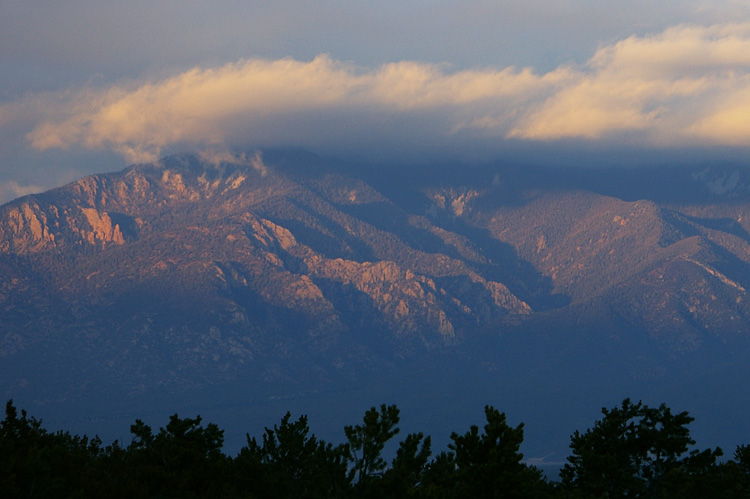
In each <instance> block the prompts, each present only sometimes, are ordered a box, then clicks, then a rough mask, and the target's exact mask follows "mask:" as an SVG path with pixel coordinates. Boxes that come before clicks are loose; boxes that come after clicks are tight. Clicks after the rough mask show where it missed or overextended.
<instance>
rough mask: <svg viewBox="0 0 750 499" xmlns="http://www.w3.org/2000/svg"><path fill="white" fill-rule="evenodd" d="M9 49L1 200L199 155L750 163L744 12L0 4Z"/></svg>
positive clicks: (588, 5) (704, 7)
mask: <svg viewBox="0 0 750 499" xmlns="http://www.w3.org/2000/svg"><path fill="white" fill-rule="evenodd" d="M0 47H2V49H0V81H2V82H3V83H2V85H0V202H5V201H8V200H10V199H12V198H14V197H16V196H18V195H22V194H25V193H30V192H35V191H38V190H41V189H46V188H50V187H54V186H56V185H60V184H62V183H64V182H67V181H71V180H74V179H76V178H78V177H80V176H83V175H86V174H89V173H95V172H102V171H109V170H117V169H121V168H123V167H124V166H126V165H127V164H129V163H132V162H137V161H150V160H154V159H156V158H158V157H160V156H161V155H164V154H168V153H171V152H175V151H185V150H197V151H211V152H214V153H218V154H224V152H225V151H236V150H239V149H244V148H251V149H253V148H263V147H276V146H284V145H290V146H301V147H306V148H309V149H311V150H314V151H318V152H321V153H324V154H334V155H350V156H355V157H358V158H364V159H371V160H374V161H399V162H409V161H424V160H430V159H437V158H443V159H444V158H446V157H449V158H456V159H461V160H464V161H471V160H482V161H484V160H489V159H493V158H503V157H509V155H510V154H511V153H513V154H515V155H516V156H514V157H516V158H517V157H519V155H521V156H523V155H524V154H528V155H530V157H531V158H532V159H533V160H534V161H537V162H539V161H545V160H550V161H551V160H552V159H553V158H557V160H559V158H560V156H561V155H560V151H565V152H566V154H570V157H574V158H585V157H586V156H587V155H588V156H590V157H591V158H603V157H607V156H608V155H609V156H612V155H614V154H615V153H616V154H618V155H622V154H623V153H626V156H627V155H628V154H632V157H633V158H643V157H649V156H651V157H657V158H659V161H663V159H664V157H669V156H670V155H673V157H674V158H680V157H681V156H680V152H681V151H683V153H684V151H689V155H690V156H692V157H700V158H705V159H707V160H711V159H716V160H720V159H726V158H730V159H733V160H738V161H742V160H743V159H744V158H745V156H746V153H747V152H748V147H747V145H748V144H749V143H750V74H749V73H748V70H750V7H748V3H747V2H736V1H735V2H733V1H723V2H705V1H669V0H667V1H662V2H646V1H628V2H614V1H610V0H600V1H564V0H563V1H558V2H548V1H538V0H528V1H526V2H503V1H500V2H489V1H472V0H469V1H460V2H459V1H450V0H444V1H411V2H403V1H399V2H395V1H380V2H359V1H358V2H353V1H349V2H346V1H326V0H323V1H317V2H301V1H299V2H291V1H286V2H285V1H269V2H264V1H258V2H199V1H190V0H187V1H158V0H152V1H142V2H141V1H133V2H115V1H98V2H93V1H63V2H60V1H47V0H41V1H35V2H28V1H25V2H24V1H15V0H4V1H3V2H2V3H0ZM592 151H593V152H592ZM628 157H630V156H628Z"/></svg>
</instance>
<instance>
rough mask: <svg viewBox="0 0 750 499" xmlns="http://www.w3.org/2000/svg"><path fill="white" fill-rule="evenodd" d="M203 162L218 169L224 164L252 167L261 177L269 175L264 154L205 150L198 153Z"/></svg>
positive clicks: (258, 152)
mask: <svg viewBox="0 0 750 499" xmlns="http://www.w3.org/2000/svg"><path fill="white" fill-rule="evenodd" d="M198 156H199V157H200V159H201V161H203V162H204V163H208V164H210V165H213V166H214V167H216V168H218V167H220V166H221V165H222V164H225V163H226V164H230V165H242V166H252V167H253V169H254V170H255V171H256V172H258V173H259V174H260V176H261V177H265V176H266V175H268V166H266V164H265V163H264V162H263V153H261V152H260V151H255V153H254V154H253V155H252V156H248V155H247V154H246V153H240V154H233V153H231V152H229V151H213V150H203V151H200V152H199V153H198Z"/></svg>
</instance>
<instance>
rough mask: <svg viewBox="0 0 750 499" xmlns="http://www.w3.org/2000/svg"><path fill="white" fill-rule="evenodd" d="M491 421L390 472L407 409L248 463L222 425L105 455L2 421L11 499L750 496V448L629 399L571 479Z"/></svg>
mask: <svg viewBox="0 0 750 499" xmlns="http://www.w3.org/2000/svg"><path fill="white" fill-rule="evenodd" d="M484 412H485V418H486V423H485V424H484V425H483V426H482V427H481V428H480V427H479V426H476V425H472V426H471V427H470V428H469V430H468V431H467V432H465V433H462V434H460V433H456V432H453V433H452V434H451V436H450V444H449V445H448V450H447V451H442V452H440V453H439V454H437V455H435V456H433V455H432V449H431V438H430V437H429V436H425V435H424V434H423V433H421V432H420V433H411V434H408V435H406V437H405V438H404V439H403V440H401V441H400V443H399V444H398V448H397V450H396V452H395V457H394V458H393V459H392V460H391V462H390V463H388V462H387V461H386V459H385V457H384V449H385V448H386V445H387V444H388V443H389V441H391V440H392V439H393V438H394V437H396V435H398V434H399V427H398V424H399V420H400V418H399V409H398V408H397V407H396V406H395V405H386V404H383V405H381V406H380V407H379V408H376V407H372V408H371V409H370V410H368V411H367V412H366V413H365V415H364V418H363V419H362V423H361V424H358V425H354V426H345V427H344V434H345V435H346V441H345V443H342V444H338V445H333V444H331V443H326V442H324V441H323V440H319V439H318V438H316V437H315V435H313V434H310V428H309V426H308V423H307V417H306V416H304V415H303V416H300V417H299V418H298V419H297V420H296V421H295V420H292V417H291V414H290V413H287V414H286V415H285V416H284V417H283V418H282V420H281V423H280V424H279V425H274V427H273V428H266V429H265V432H264V433H263V435H262V439H261V440H258V439H256V438H254V437H250V436H249V435H248V436H247V445H245V446H244V447H242V449H241V450H240V451H239V453H238V454H237V455H236V456H235V457H230V456H227V455H225V454H224V453H223V452H222V447H223V443H224V431H223V430H221V429H219V428H218V426H216V425H215V424H213V423H209V424H205V425H204V424H203V421H202V419H201V417H200V416H197V417H196V418H194V419H191V418H185V419H183V418H180V417H179V416H178V415H177V414H175V415H173V416H171V417H170V418H169V423H168V424H167V425H166V427H164V428H161V429H160V430H159V431H158V433H154V432H153V430H152V429H151V428H150V427H149V426H148V425H146V424H144V423H143V422H142V421H140V420H136V422H135V424H133V425H131V427H130V432H131V434H132V440H131V442H130V443H129V444H128V445H127V446H124V445H123V444H122V443H120V442H117V441H115V442H114V443H112V444H111V445H107V446H104V445H103V443H102V441H101V440H100V439H99V438H98V437H94V438H89V437H86V436H83V437H81V436H78V435H71V434H70V433H69V432H66V431H58V432H55V433H53V432H50V431H48V430H46V429H45V428H43V427H42V422H41V421H40V420H37V419H35V418H33V417H30V416H28V415H27V414H26V411H21V414H20V416H19V414H18V410H17V409H16V407H15V406H14V404H13V401H9V402H8V403H7V404H6V408H5V419H4V420H3V421H2V422H1V423H0V490H2V491H3V495H4V497H8V498H15V497H19V498H20V497H179V498H190V497H222V498H224V497H225V498H232V497H273V498H280V497H290V498H291V497H293V498H301V497H321V498H327V497H378V498H381V497H444V498H451V497H533V498H540V497H541V498H544V497H564V498H567V497H571V498H589V497H591V498H595V497H659V498H662V497H663V498H667V497H680V498H685V497H713V498H723V497H727V498H735V497H747V496H748V494H750V447H749V446H747V445H740V446H738V447H737V449H736V451H735V453H734V459H732V460H728V461H726V462H723V463H719V462H717V459H718V458H719V457H721V456H722V451H721V449H719V448H716V449H715V450H711V449H706V450H702V451H701V450H698V449H695V448H694V445H695V441H694V440H692V439H691V438H690V430H689V429H688V425H689V424H690V423H691V422H692V421H693V418H692V417H691V416H689V415H688V413H687V412H680V413H677V414H674V413H672V411H671V409H669V408H668V407H667V406H666V405H664V404H662V405H660V406H659V407H657V408H653V407H649V406H646V405H644V404H643V403H641V402H638V403H633V402H632V401H631V400H630V399H625V400H624V401H623V402H622V403H621V404H620V405H619V406H616V407H613V408H611V409H607V408H603V409H602V414H603V417H602V418H601V419H600V420H598V421H596V422H595V424H594V426H593V427H592V428H590V429H588V430H586V431H585V432H584V433H580V432H578V431H576V432H575V433H574V434H573V435H572V437H571V443H570V449H571V454H570V456H569V457H568V458H567V464H565V466H564V467H563V469H562V472H561V480H560V481H549V480H547V479H546V478H545V477H544V475H543V474H542V472H541V471H540V470H539V469H538V468H536V467H534V466H530V465H528V464H526V463H525V462H524V461H523V454H521V452H520V447H521V444H522V442H523V426H524V425H523V424H520V425H518V426H517V427H515V428H514V427H512V426H509V425H508V424H507V422H506V417H505V414H504V413H502V412H499V411H498V410H497V409H495V408H493V407H491V406H486V407H485V410H484Z"/></svg>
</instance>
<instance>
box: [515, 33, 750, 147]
mask: <svg viewBox="0 0 750 499" xmlns="http://www.w3.org/2000/svg"><path fill="white" fill-rule="evenodd" d="M748 69H750V24H730V25H717V26H710V27H698V26H678V27H674V28H670V29H668V30H666V31H664V32H663V33H660V34H658V35H654V36H646V37H630V38H627V39H625V40H622V41H620V42H618V43H616V44H614V45H611V46H607V47H603V48H601V49H599V50H598V51H597V52H596V53H595V54H594V56H593V57H592V58H591V59H590V60H589V61H588V63H587V64H586V65H585V67H584V68H582V69H580V70H579V72H578V75H577V76H576V77H574V78H571V80H570V81H569V84H568V85H566V86H565V87H563V88H560V89H559V90H558V91H557V92H555V93H553V94H552V95H549V96H546V98H544V99H543V100H542V101H541V102H540V103H538V104H536V105H535V106H534V107H532V110H531V111H530V112H529V113H528V114H526V115H525V116H524V117H522V118H521V119H520V120H519V121H518V122H517V123H516V125H515V126H514V128H513V129H512V130H511V131H510V133H509V136H511V137H518V138H524V139H539V140H552V139H560V138H566V137H583V138H587V139H600V138H603V137H606V136H616V135H617V134H618V133H625V132H639V133H640V134H641V137H642V138H641V140H642V141H643V142H644V143H646V144H651V145H680V144H683V143H692V142H693V141H695V140H699V141H702V142H703V143H705V144H707V145H709V144H730V145H736V144H739V143H740V141H741V139H739V137H743V138H747V137H748V135H749V134H750V128H749V127H748V126H747V125H748V122H747V121H745V123H744V124H743V123H742V120H741V119H738V118H739V115H740V114H741V112H740V113H733V112H729V110H730V109H735V106H736V105H738V104H740V105H743V106H746V103H747V94H748V91H750V85H749V84H748V83H750V82H749V81H748ZM727 108H729V109H727ZM744 109H745V110H747V109H748V108H747V107H745V108H744Z"/></svg>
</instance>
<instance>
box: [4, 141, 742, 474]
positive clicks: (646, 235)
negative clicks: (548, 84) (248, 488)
mask: <svg viewBox="0 0 750 499" xmlns="http://www.w3.org/2000/svg"><path fill="white" fill-rule="evenodd" d="M223 159H224V161H220V160H217V159H214V158H210V157H208V156H205V155H204V156H201V155H175V156H170V157H167V158H164V159H163V160H161V161H160V162H158V163H154V164H140V165H134V166H131V167H129V168H127V169H126V170H124V171H121V172H116V173H108V174H101V175H93V176H90V177H86V178H83V179H81V180H79V181H77V182H74V183H71V184H68V185H66V186H63V187H60V188H57V189H53V190H51V191H48V192H45V193H42V194H38V195H32V196H26V197H23V198H20V199H17V200H15V201H13V202H10V203H7V204H5V205H4V206H2V207H0V318H1V326H0V359H2V360H1V365H0V392H2V393H3V394H4V395H5V397H6V398H15V399H17V401H19V402H24V401H25V402H27V403H28V404H30V405H32V406H35V407H38V408H39V410H41V411H42V413H44V410H45V409H46V410H47V411H49V413H51V414H63V415H64V416H58V417H59V418H60V420H61V421H70V420H74V421H77V423H78V424H79V425H80V427H81V428H85V427H86V424H93V425H94V426H96V424H99V423H101V421H102V420H116V419H117V417H118V416H115V415H116V414H123V415H125V416H129V415H132V414H141V413H142V411H144V410H153V408H154V407H162V406H163V407H164V408H165V410H177V409H179V408H185V409H188V410H189V409H191V408H197V409H201V410H202V411H203V412H204V413H205V412H206V410H208V411H209V412H210V411H211V410H214V411H217V409H216V407H224V408H225V409H226V408H228V409H226V410H225V411H224V412H223V413H222V412H221V411H218V412H216V414H219V415H220V417H221V415H222V414H223V415H224V416H226V414H227V413H243V414H247V409H246V408H245V409H239V408H238V404H240V402H238V400H244V401H245V402H247V405H250V406H253V405H254V406H256V407H260V406H263V407H265V409H257V410H255V409H254V410H253V411H255V412H253V414H255V415H256V416H258V415H259V414H262V415H263V416H264V417H265V419H264V420H263V424H266V425H269V424H272V423H273V422H274V418H275V416H276V415H280V413H279V414H273V416H272V417H270V419H269V416H268V415H267V414H266V413H267V412H272V411H274V410H275V411H280V410H281V409H282V408H283V410H286V407H283V405H284V403H286V404H288V405H291V406H294V407H297V406H296V405H295V404H300V405H299V406H300V407H303V409H304V403H307V404H311V406H312V410H313V411H315V410H318V411H320V412H321V414H325V417H326V418H334V420H335V417H336V416H334V415H332V414H330V409H331V408H332V407H337V408H339V409H337V412H338V413H339V416H342V417H343V416H347V417H348V416H349V414H350V412H349V411H350V410H351V411H353V412H357V411H358V410H359V409H360V408H361V407H362V404H376V403H380V402H381V399H380V398H376V397H383V398H387V397H393V398H395V399H398V401H399V402H401V405H402V406H403V405H406V406H407V407H409V406H411V408H412V409H413V410H414V411H415V412H416V413H417V414H418V415H421V416H424V415H426V414H429V415H431V416H428V417H433V418H435V427H436V428H437V429H438V430H439V429H440V428H442V427H443V426H445V427H448V428H450V429H451V430H455V429H456V428H457V427H456V425H455V423H454V422H453V421H451V418H454V419H455V418H457V417H459V416H460V417H459V419H460V418H462V417H466V416H467V414H468V412H469V409H472V413H473V412H477V409H476V407H481V405H478V404H485V403H487V404H495V405H496V406H498V407H499V408H501V409H503V408H504V404H505V406H507V407H509V408H513V409H516V410H518V412H519V413H521V414H519V417H520V416H525V419H527V420H528V419H530V420H531V421H540V422H541V423H542V424H543V425H546V427H547V429H546V430H541V431H540V433H539V436H538V438H537V440H538V442H537V443H536V444H533V445H536V447H534V449H535V450H534V451H535V452H537V451H538V452H539V453H544V452H546V450H547V448H548V447H550V446H551V447H553V448H554V449H558V448H559V447H560V446H561V445H564V443H565V439H566V438H567V436H568V435H569V434H570V433H572V431H573V430H575V429H577V427H575V426H572V425H573V424H574V423H575V422H577V421H580V420H583V421H593V420H594V419H595V416H596V412H594V413H593V416H594V417H591V414H592V413H591V411H592V409H593V410H594V411H595V409H596V408H598V407H600V406H601V405H606V404H607V403H609V402H610V401H614V402H617V401H619V400H621V399H622V398H624V397H625V396H633V397H635V398H638V397H654V396H658V397H661V398H662V399H665V398H666V399H670V398H672V399H673V400H674V401H675V402H677V403H682V404H683V405H684V404H692V405H691V406H689V407H682V406H680V407H678V408H685V409H689V410H691V409H693V408H694V407H698V412H699V413H700V412H701V411H705V412H706V413H707V416H706V417H710V410H711V407H714V408H716V407H717V406H716V404H715V401H716V399H721V400H724V402H722V403H723V404H724V406H721V405H720V406H721V407H723V409H722V410H724V411H725V414H726V411H730V412H732V413H733V414H745V413H746V412H747V409H748V407H750V404H748V397H747V395H746V393H748V391H747V382H746V381H744V379H743V377H742V376H741V375H742V374H743V373H744V372H745V371H746V370H747V369H746V368H745V367H744V365H745V364H746V361H745V359H746V358H747V353H748V347H749V346H750V342H749V341H748V338H750V336H749V333H750V300H748V296H747V289H749V288H750V232H749V231H750V172H749V171H748V170H747V169H746V168H744V167H740V166H736V165H718V166H710V167H701V168H688V167H679V168H677V167H664V168H659V169H656V168H652V169H645V168H640V169H639V168H632V169H611V168H609V169H594V168H589V169H585V168H580V169H576V168H564V169H561V168H558V169H554V168H543V167H531V166H526V167H522V166H515V165H504V164H492V165H484V166H465V165H451V164H446V165H432V166H429V167H425V166H412V167H399V166H390V167H388V166H368V165H360V164H352V163H345V162H338V161H333V160H330V161H329V160H325V159H322V158H319V157H316V156H313V155H310V154H307V153H305V152H302V151H289V150H279V151H267V152H266V153H265V155H264V157H263V158H261V156H260V155H259V154H256V155H255V156H248V155H240V156H235V157H232V158H223ZM227 160H228V161H227ZM745 379H746V378H745ZM740 380H741V381H740ZM624 392H627V393H624ZM632 392H636V393H632ZM446 397H448V398H449V399H451V400H454V401H455V404H454V406H453V407H451V408H446V407H445V406H444V405H442V404H444V403H445V400H446ZM482 398H484V399H485V400H481V399H482ZM493 398H497V399H500V400H499V401H498V400H487V399H493ZM730 399H731V403H730V402H726V400H730ZM342 401H346V403H344V405H349V407H348V408H342ZM387 401H390V400H387ZM660 401H661V400H660ZM170 402H173V403H175V404H176V407H172V406H170V405H169V404H170ZM243 403H244V402H243ZM712 403H713V405H711V404H712ZM326 406H327V407H328V409H326ZM148 408H151V409H148ZM307 410H308V411H310V410H311V409H310V408H308V409H307ZM326 410H328V412H326ZM503 410H506V411H508V412H509V414H511V416H512V413H511V412H510V409H503ZM243 411H245V412H243ZM554 411H556V412H554ZM35 412H38V410H36V409H35ZM404 412H406V411H404ZM542 413H544V414H545V415H544V416H542V415H541V414H542ZM584 413H585V414H586V416H583V414H584ZM92 415H93V416H92ZM355 417H356V416H355ZM53 418H54V416H53ZM66 418H67V419H66ZM92 419H93V420H95V421H93V422H92ZM350 421H351V420H349V421H347V422H350ZM332 424H333V425H335V426H336V427H337V428H338V427H340V425H338V422H337V421H332ZM527 425H530V423H527ZM100 426H101V425H100ZM104 426H106V425H104ZM104 426H101V427H102V428H103V427H104ZM561 428H562V429H563V432H562V434H560V429H561ZM240 429H241V430H242V431H246V430H247V428H240ZM744 430H745V429H744V428H740V429H737V431H744ZM103 431H104V432H105V433H106V431H107V430H103ZM120 431H122V430H120ZM555 431H556V432H558V433H557V434H555V435H551V433H552V432H555ZM716 431H718V430H716V428H714V427H713V426H710V425H707V426H706V430H705V432H706V434H709V435H713V436H714V438H717V439H722V438H725V439H728V438H742V437H741V435H738V434H737V431H735V432H734V433H732V434H731V435H729V436H727V434H720V433H716ZM712 432H714V433H712ZM745 436H748V435H745ZM445 437H446V438H447V434H446V435H445ZM710 443H711V442H707V443H706V444H710ZM735 443H741V442H739V441H737V442H735ZM545 446H546V447H545ZM553 452H557V454H556V457H555V458H552V460H554V459H559V458H560V451H557V450H554V451H553Z"/></svg>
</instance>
